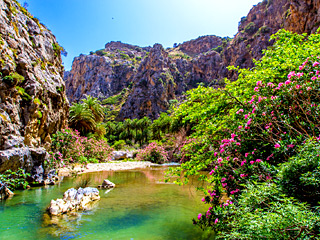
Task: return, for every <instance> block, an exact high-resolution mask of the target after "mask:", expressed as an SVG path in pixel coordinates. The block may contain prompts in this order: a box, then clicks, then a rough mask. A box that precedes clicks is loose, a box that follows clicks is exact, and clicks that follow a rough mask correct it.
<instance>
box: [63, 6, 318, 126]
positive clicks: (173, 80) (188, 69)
mask: <svg viewBox="0 0 320 240" xmlns="http://www.w3.org/2000/svg"><path fill="white" fill-rule="evenodd" d="M319 7H320V0H316V1H310V0H303V1H298V0H264V1H263V2H261V3H259V4H258V5H256V6H254V7H253V8H252V9H251V10H250V12H249V14H248V15H247V16H246V17H243V18H242V19H241V21H240V23H239V29H238V33H237V34H236V35H235V37H234V38H233V39H232V40H231V39H229V38H221V37H217V36H203V37H199V38H198V39H195V40H191V41H187V42H184V43H182V44H179V45H176V46H175V47H174V48H170V49H166V50H164V49H163V48H162V46H160V45H159V44H156V45H154V47H153V48H145V49H143V51H142V53H141V51H140V52H139V53H137V52H136V51H135V50H136V49H137V48H138V47H136V46H131V45H128V44H121V43H119V42H118V43H109V44H107V45H106V48H105V49H104V50H103V51H102V52H103V55H104V57H101V56H99V55H101V52H99V51H98V52H96V53H95V54H92V55H90V56H85V55H82V56H80V57H78V58H76V59H75V60H74V63H73V66H72V70H71V72H70V73H66V75H65V80H66V85H67V95H68V98H69V99H70V100H71V102H72V101H78V100H79V99H81V98H83V97H84V96H85V94H90V95H92V96H95V97H99V98H100V99H101V100H103V99H104V98H106V97H109V96H112V95H115V94H119V93H120V92H121V88H123V87H125V86H130V87H131V86H132V88H130V90H129V93H128V94H127V95H126V97H125V99H124V100H123V99H122V101H123V103H122V104H121V105H119V106H120V107H119V108H120V109H119V110H118V111H117V112H116V113H115V115H116V116H117V117H118V119H119V120H121V119H125V118H140V117H142V116H149V117H151V118H153V119H154V118H157V117H158V116H159V113H160V112H162V111H166V109H168V106H169V104H170V100H171V99H174V98H177V97H179V96H181V95H182V94H183V92H184V91H186V90H188V89H191V88H194V87H196V86H197V85H198V84H199V83H202V84H204V85H211V86H218V85H221V84H223V83H221V80H223V79H224V78H225V77H228V78H229V79H236V77H237V75H236V73H234V72H232V71H228V70H227V68H226V67H227V66H229V65H235V66H239V67H240V68H251V67H253V66H254V65H253V61H252V59H259V58H261V56H262V50H263V49H266V48H267V47H268V46H271V45H272V42H270V41H269V39H270V36H271V35H272V34H274V33H276V32H277V31H278V30H279V29H281V28H285V29H287V30H290V31H294V32H298V33H302V32H306V33H313V32H315V31H316V29H317V28H318V27H319V25H320V17H319V15H318V11H319ZM109 45H110V46H112V48H111V47H109V48H108V47H107V46H109ZM129 50H130V53H132V55H130V54H129V53H128V51H129ZM119 51H120V52H121V51H125V53H126V54H127V55H128V56H129V58H128V59H126V60H127V61H124V60H121V58H120V57H121V55H118V54H117V53H119ZM137 54H138V55H137ZM110 56H116V59H111V58H110ZM136 56H138V57H139V59H140V58H142V61H141V62H140V61H133V60H134V59H135V57H136ZM119 59H120V60H121V61H120V60H119ZM112 60H113V61H114V62H115V63H117V64H118V65H121V69H120V66H118V69H119V71H115V68H114V67H113V66H112ZM130 65H131V66H132V67H131V69H130V68H129V66H130Z"/></svg>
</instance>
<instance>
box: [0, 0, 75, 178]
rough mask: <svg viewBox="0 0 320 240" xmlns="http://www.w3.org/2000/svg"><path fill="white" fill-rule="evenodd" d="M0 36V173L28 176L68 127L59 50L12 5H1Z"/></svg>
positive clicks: (3, 1) (2, 0)
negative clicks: (54, 138)
mask: <svg viewBox="0 0 320 240" xmlns="http://www.w3.org/2000/svg"><path fill="white" fill-rule="evenodd" d="M0 34H1V35H0V36H1V38H0V61H1V62H0V72H1V77H0V172H1V171H4V170H6V169H8V168H11V169H12V170H15V169H17V168H18V167H22V168H25V169H26V170H28V171H31V170H32V169H33V167H34V165H35V164H36V165H37V164H38V165H41V164H42V162H43V160H44V158H45V156H46V151H45V148H48V147H49V146H50V143H51V139H50V134H52V133H55V132H56V131H57V130H60V129H61V128H63V127H65V126H66V123H67V114H68V105H69V103H68V99H67V97H66V94H65V83H64V81H63V71H64V69H63V66H62V65H61V55H60V50H61V47H60V46H59V45H58V43H57V41H56V39H55V37H54V36H53V35H52V33H51V32H50V31H49V30H48V29H47V28H46V27H45V26H44V25H42V24H40V23H39V21H38V20H37V19H36V18H34V17H33V16H31V15H30V13H28V12H27V11H26V10H25V9H24V8H22V7H21V6H20V5H19V4H18V3H17V2H16V1H13V0H0Z"/></svg>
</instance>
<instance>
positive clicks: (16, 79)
mask: <svg viewBox="0 0 320 240" xmlns="http://www.w3.org/2000/svg"><path fill="white" fill-rule="evenodd" d="M3 81H4V82H5V83H6V84H8V85H9V86H16V85H18V84H20V83H22V82H23V81H24V77H23V76H21V75H20V74H19V73H16V72H14V73H10V74H9V75H8V76H5V77H4V78H3Z"/></svg>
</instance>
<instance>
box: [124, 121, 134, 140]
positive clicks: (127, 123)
mask: <svg viewBox="0 0 320 240" xmlns="http://www.w3.org/2000/svg"><path fill="white" fill-rule="evenodd" d="M123 128H124V130H125V131H126V138H127V139H130V140H131V139H132V134H131V128H132V120H131V119H130V118H128V119H126V120H124V122H123Z"/></svg>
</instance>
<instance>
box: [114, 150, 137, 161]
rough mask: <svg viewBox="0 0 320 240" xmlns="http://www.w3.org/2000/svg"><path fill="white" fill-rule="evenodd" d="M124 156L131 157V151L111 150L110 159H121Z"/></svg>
mask: <svg viewBox="0 0 320 240" xmlns="http://www.w3.org/2000/svg"><path fill="white" fill-rule="evenodd" d="M126 158H133V151H113V152H112V158H111V159H112V160H121V159H126Z"/></svg>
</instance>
